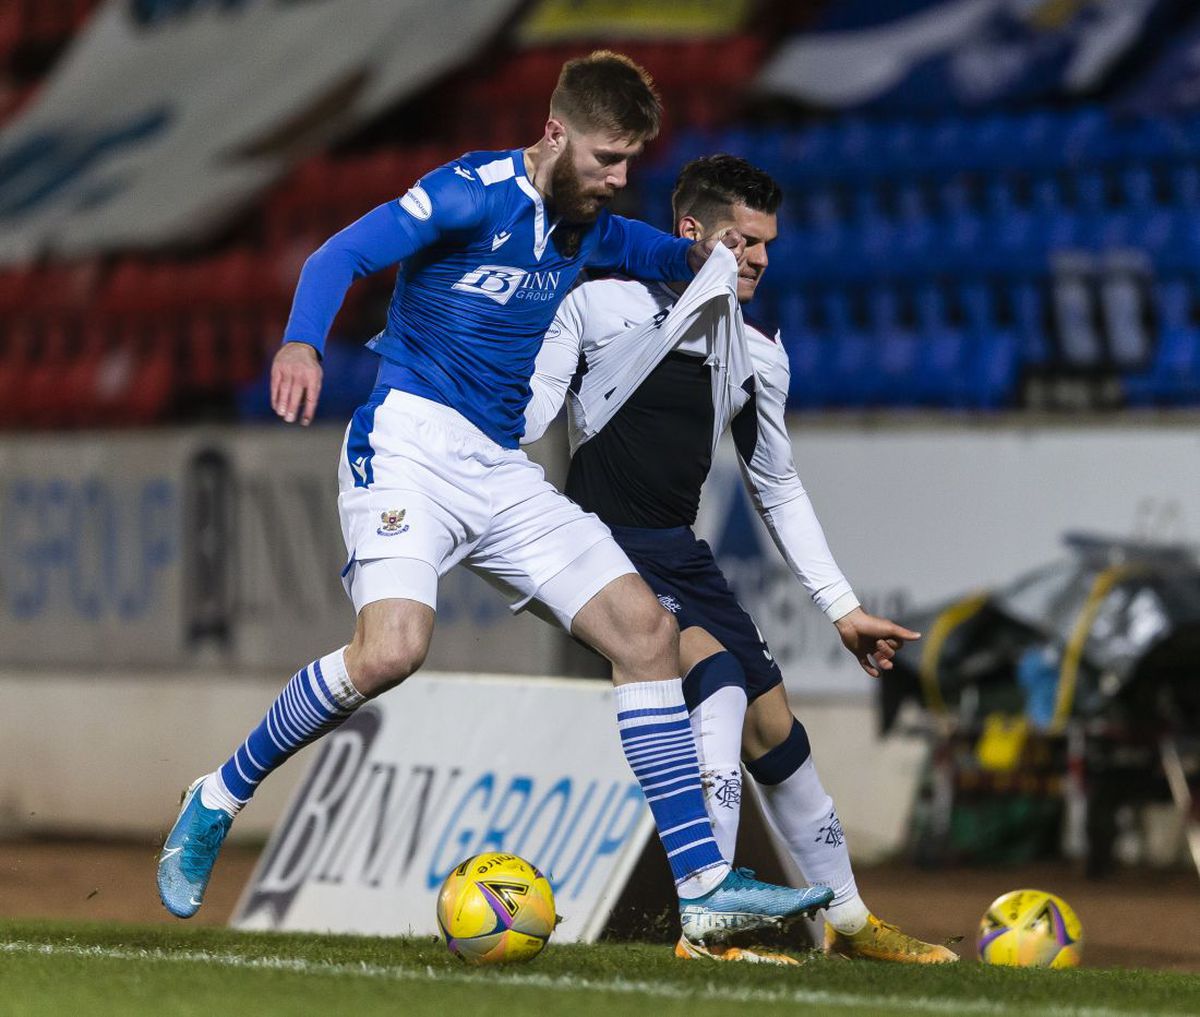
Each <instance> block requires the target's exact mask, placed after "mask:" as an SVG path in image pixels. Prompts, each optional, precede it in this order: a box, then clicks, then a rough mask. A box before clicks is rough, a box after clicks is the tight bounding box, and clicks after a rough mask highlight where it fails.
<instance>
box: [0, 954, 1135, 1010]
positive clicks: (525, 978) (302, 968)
mask: <svg viewBox="0 0 1200 1017" xmlns="http://www.w3.org/2000/svg"><path fill="white" fill-rule="evenodd" d="M0 954H26V955H31V956H41V957H78V958H84V959H96V960H113V961H153V962H160V963H162V962H165V963H176V964H205V965H210V966H211V965H216V966H218V967H225V968H238V969H244V970H249V971H290V972H294V973H295V974H300V975H316V976H324V977H329V976H335V977H344V976H352V977H356V978H378V979H382V980H386V981H397V982H432V983H443V984H451V985H485V984H488V983H489V982H490V983H491V984H492V985H513V986H518V987H525V988H534V989H557V990H564V991H566V990H572V989H586V990H588V991H590V992H612V993H618V994H621V995H632V996H642V995H644V996H652V997H657V998H660V999H718V1000H722V1001H725V1002H730V1003H799V1004H808V1005H819V1006H826V1007H841V1008H851V1007H861V1008H873V1009H875V1010H879V1009H880V1008H882V1009H884V1010H890V1011H897V1012H901V1013H905V1012H913V1011H916V1012H924V1013H929V1012H935V1013H945V1014H952V1015H967V1014H983V1015H988V1014H997V1015H999V1014H1008V1013H1013V1012H1015V1011H1018V1010H1023V1009H1026V1007H1025V1005H1024V1004H1022V1003H1020V1002H1015V1003H1013V1004H1012V1005H1011V1006H1006V1005H1003V1004H1000V1003H993V1002H989V1001H987V1000H979V999H945V998H941V999H927V998H923V997H920V996H912V997H908V996H866V995H857V994H854V993H847V992H829V991H827V990H824V989H799V988H786V989H751V988H739V987H735V986H729V985H720V984H717V983H714V982H705V983H704V984H703V985H695V986H685V985H670V984H667V983H663V982H639V981H632V980H629V979H625V978H609V979H594V978H579V977H576V976H574V975H540V974H531V973H521V972H510V971H504V972H501V971H492V972H490V973H489V974H486V975H485V974H482V973H478V974H475V973H471V972H467V971H463V972H455V971H438V970H435V969H434V968H432V967H424V968H416V967H403V966H399V965H397V966H392V967H385V966H381V965H377V964H367V963H365V962H362V963H359V964H337V963H332V962H329V961H307V960H303V959H301V958H297V957H243V956H240V955H239V954H232V953H209V952H208V951H204V950H171V951H167V950H146V949H127V948H123V947H109V946H76V945H72V944H66V943H32V942H28V941H25V940H13V941H10V942H6V943H0ZM1055 1014H1056V1017H1154V1015H1153V1014H1151V1013H1150V1012H1149V1011H1143V1010H1114V1009H1111V1008H1109V1007H1094V1006H1056V1007H1055Z"/></svg>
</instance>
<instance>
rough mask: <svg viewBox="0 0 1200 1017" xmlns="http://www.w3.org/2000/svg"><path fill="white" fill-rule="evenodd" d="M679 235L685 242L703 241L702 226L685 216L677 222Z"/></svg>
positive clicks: (694, 219) (697, 220)
mask: <svg viewBox="0 0 1200 1017" xmlns="http://www.w3.org/2000/svg"><path fill="white" fill-rule="evenodd" d="M679 235H680V236H681V237H683V238H684V239H685V240H703V239H704V224H703V223H702V222H701V221H700V220H699V219H696V218H694V217H693V216H690V215H685V216H683V217H681V218H680V220H679Z"/></svg>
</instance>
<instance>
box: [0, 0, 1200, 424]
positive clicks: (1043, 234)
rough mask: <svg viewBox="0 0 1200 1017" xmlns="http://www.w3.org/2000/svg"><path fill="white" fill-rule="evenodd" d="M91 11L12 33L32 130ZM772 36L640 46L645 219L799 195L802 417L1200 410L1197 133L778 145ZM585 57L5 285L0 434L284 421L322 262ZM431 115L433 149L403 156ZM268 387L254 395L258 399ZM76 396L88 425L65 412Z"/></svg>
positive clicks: (349, 335) (350, 312) (514, 67)
mask: <svg viewBox="0 0 1200 1017" xmlns="http://www.w3.org/2000/svg"><path fill="white" fill-rule="evenodd" d="M94 6H95V0H59V2H53V3H42V2H38V3H35V2H33V0H21V2H16V3H13V4H6V5H4V10H3V11H2V12H0V54H4V55H7V59H8V64H9V66H11V67H25V68H33V71H30V72H22V73H21V74H18V75H15V76H13V75H10V80H9V82H8V84H9V88H8V92H7V94H8V97H9V100H8V101H9V105H8V107H7V110H8V113H9V115H11V111H12V110H13V109H15V108H16V104H19V102H21V101H24V99H26V98H27V97H28V96H29V95H31V94H32V93H33V92H35V91H36V90H37V88H38V87H39V85H40V83H41V80H42V77H43V76H44V74H45V72H46V69H47V67H48V66H49V65H50V63H51V62H52V56H53V54H55V53H57V52H59V51H61V48H62V46H63V44H64V43H65V42H66V41H67V40H68V39H69V38H70V36H71V34H72V33H73V32H74V31H76V30H77V29H78V27H79V26H80V25H81V24H82V23H83V22H84V20H85V19H86V17H87V15H88V13H90V11H91V9H92V8H93V7H94ZM771 25H772V22H771V21H770V19H766V20H764V21H763V22H762V25H761V26H760V27H759V29H758V30H757V31H755V32H746V33H745V34H742V35H738V36H735V37H733V38H723V39H689V40H682V41H675V40H671V41H650V42H646V41H638V42H631V43H629V44H627V45H625V44H623V45H622V46H621V48H622V49H623V50H625V51H626V52H628V53H629V54H630V55H631V56H632V57H633V58H634V59H636V60H639V61H640V62H642V63H643V64H644V65H645V66H647V67H648V68H649V69H650V70H651V72H652V73H653V74H654V75H655V76H656V79H657V81H658V84H659V87H660V89H661V91H662V93H663V95H664V98H665V101H666V106H667V109H668V111H669V118H668V123H667V127H666V129H665V130H664V135H663V137H662V138H661V139H660V141H659V142H658V143H657V144H656V146H655V147H654V148H653V149H652V150H651V152H650V153H648V156H647V160H646V164H645V165H643V166H641V167H639V169H638V173H637V174H636V175H635V181H634V187H633V188H631V190H632V191H633V192H634V193H633V195H632V197H633V199H634V202H633V205H632V208H629V209H627V210H630V211H633V212H634V213H636V214H640V215H642V216H644V217H645V218H647V219H649V220H651V221H654V222H666V221H667V218H668V215H669V196H670V187H671V182H672V180H673V178H674V175H675V172H676V171H677V169H678V167H679V166H680V165H681V164H682V163H683V162H685V161H686V160H687V159H689V158H693V157H695V156H697V155H700V154H704V153H710V152H715V151H728V152H734V153H738V154H742V155H745V156H747V157H748V158H750V159H752V160H753V161H755V162H757V163H759V164H760V165H763V166H764V167H765V168H767V169H768V170H769V171H771V172H772V173H773V174H774V175H775V176H776V177H777V178H778V179H779V180H780V182H781V183H782V184H783V185H784V187H785V191H786V193H787V198H786V200H785V203H784V206H783V208H782V210H781V217H780V224H781V236H780V238H779V240H778V241H777V243H776V244H775V246H774V248H773V250H772V267H771V271H770V272H769V273H768V275H767V277H766V281H765V283H764V285H763V287H762V289H761V290H760V296H759V298H758V300H757V301H756V303H757V304H758V306H757V307H756V308H755V309H754V310H755V312H756V313H758V314H759V315H760V316H762V317H764V318H766V319H768V320H775V321H777V322H778V323H779V324H780V325H781V326H782V330H783V338H784V341H785V343H786V344H787V347H788V350H789V353H790V355H791V356H792V359H793V383H792V392H791V400H792V405H793V406H795V407H797V408H802V409H830V408H846V409H865V408H868V407H884V408H905V407H910V408H941V409H950V410H967V409H973V410H994V409H1003V408H1012V407H1017V406H1020V405H1022V404H1024V403H1026V402H1028V401H1029V391H1030V387H1029V383H1030V379H1046V378H1049V379H1054V378H1060V377H1066V378H1078V379H1083V380H1085V381H1088V382H1091V381H1096V380H1116V381H1117V382H1118V383H1119V384H1118V387H1117V389H1116V391H1117V393H1118V395H1119V397H1120V399H1122V400H1123V401H1124V402H1126V403H1127V404H1128V405H1131V406H1142V407H1144V406H1176V405H1194V404H1196V403H1197V402H1200V394H1198V393H1200V386H1197V385H1196V380H1197V374H1198V371H1200V367H1198V365H1200V300H1198V297H1197V293H1196V288H1195V285H1194V281H1193V266H1194V264H1195V263H1196V259H1197V255H1198V254H1200V231H1198V230H1197V226H1196V211H1197V208H1198V207H1200V115H1197V114H1193V113H1187V112H1185V113H1182V114H1176V115H1166V114H1163V115H1156V116H1146V115H1142V116H1122V115H1118V114H1117V113H1114V112H1113V111H1112V110H1111V109H1110V108H1108V107H1104V106H1100V105H1076V106H1070V107H1065V108H1053V109H1051V108H1041V109H1038V108H1034V109H1026V110H1024V111H1014V110H985V111H981V112H977V113H965V112H954V113H943V114H937V115H927V116H923V117H912V116H909V117H896V116H891V117H886V116H879V117H867V116H862V115H843V116H839V117H822V118H814V117H813V116H812V115H811V114H809V115H805V116H803V117H799V118H798V117H797V116H796V115H795V114H792V115H789V116H788V117H786V118H784V120H783V121H782V122H777V121H772V122H766V123H755V122H754V121H753V119H752V115H753V114H754V106H753V103H752V99H753V97H752V96H751V95H750V94H749V93H748V91H747V89H748V86H749V83H750V82H752V81H753V80H754V77H755V74H756V72H757V70H758V69H759V68H760V67H761V66H762V64H763V62H764V59H765V57H766V55H767V54H768V53H769V52H770V50H771V49H772V47H773V46H774V44H775V42H776V41H777V38H776V37H775V36H773V35H772V32H771ZM589 48H591V47H590V46H589V45H587V44H584V43H570V44H553V45H543V46H535V47H531V48H527V49H513V50H512V51H511V52H505V53H504V59H497V60H494V61H491V60H489V61H487V62H480V64H479V65H478V66H476V67H474V68H468V69H464V70H462V71H460V72H458V73H457V74H456V75H453V76H452V77H450V78H449V79H448V80H446V81H441V82H438V83H437V85H436V87H434V88H431V89H430V90H428V91H427V92H426V93H425V94H423V95H422V96H420V97H419V98H418V99H417V100H415V101H414V102H412V103H410V104H406V106H405V109H404V110H401V111H399V112H398V113H393V114H391V115H390V119H385V120H381V121H380V122H379V123H376V124H375V125H373V126H372V127H371V128H368V129H366V130H364V131H362V132H360V135H359V136H358V137H357V138H355V139H350V140H349V141H348V142H347V143H345V144H343V145H341V146H340V147H339V148H337V149H334V150H331V151H324V152H321V153H318V154H316V155H314V156H312V157H310V158H308V159H307V160H305V161H304V162H302V163H301V164H300V165H299V166H297V168H296V169H295V170H294V171H292V172H291V173H290V174H289V175H288V176H287V177H286V178H285V179H284V180H283V181H282V182H281V183H279V184H278V185H277V186H275V187H274V188H272V189H271V190H270V191H269V192H268V193H266V194H265V195H264V196H263V198H262V200H261V201H260V203H259V204H258V206H257V208H255V209H252V210H250V213H249V214H248V215H246V216H244V217H243V218H242V221H241V224H240V225H238V226H236V227H234V228H233V229H232V230H231V232H230V233H229V234H228V235H227V236H226V237H225V239H224V240H223V241H222V242H220V243H219V244H217V245H216V246H215V247H210V248H207V249H203V250H200V251H190V252H174V253H172V254H171V255H170V256H168V257H166V258H164V257H162V256H150V255H144V254H127V255H120V256H116V257H111V258H105V259H99V260H97V261H95V262H92V263H87V264H79V265H70V266H61V265H42V266H31V267H26V268H21V269H15V270H13V269H10V270H4V271H0V392H2V393H8V392H16V394H15V395H13V396H12V397H11V398H5V399H4V405H3V407H0V425H2V426H4V427H18V426H39V427H46V426H58V427H61V426H85V425H87V424H89V423H99V422H104V423H108V424H123V423H124V424H135V423H144V422H148V421H155V420H162V419H180V418H185V419H186V418H193V417H196V416H201V417H203V416H214V415H216V416H220V415H222V414H228V413H231V412H232V411H233V410H232V408H233V407H234V406H235V405H237V406H240V407H241V408H242V412H244V413H251V414H253V413H255V412H265V411H266V406H265V402H264V400H263V399H262V398H261V389H262V384H263V381H262V374H263V370H264V366H265V364H266V362H267V359H268V357H269V354H270V351H271V350H272V349H273V348H274V345H275V343H276V341H277V336H278V334H279V330H280V325H281V323H282V321H283V320H284V319H285V317H286V314H287V307H288V302H289V299H290V292H291V288H292V285H293V283H294V280H295V277H296V275H297V273H298V271H299V268H300V265H301V264H302V262H303V259H304V257H305V256H306V255H307V253H308V252H309V251H310V250H311V249H312V248H313V247H314V246H315V245H316V244H318V243H319V242H321V240H322V239H324V237H326V236H328V235H329V234H330V233H332V232H334V231H335V230H337V229H338V228H340V227H341V226H343V225H345V224H346V223H348V222H349V221H351V220H353V219H354V218H356V217H357V216H358V215H361V214H362V213H363V212H365V211H367V210H368V209H370V208H371V207H373V206H374V205H376V204H378V203H379V202H382V201H385V200H388V199H389V198H391V197H394V196H395V195H396V194H397V193H399V192H400V191H401V190H403V189H404V187H406V186H407V185H408V183H410V182H411V181H412V180H413V179H415V178H416V177H418V176H419V175H420V174H421V173H423V172H425V171H426V170H428V169H430V168H432V167H433V166H436V165H438V164H439V163H441V162H444V161H445V160H447V159H448V158H451V157H453V156H454V155H456V154H457V153H458V152H460V151H462V150H464V149H466V148H486V147H504V146H507V145H511V144H513V143H514V140H517V139H522V138H527V137H531V136H532V134H533V133H535V132H536V131H537V129H538V127H539V125H540V123H541V119H542V117H543V116H544V104H545V97H546V95H547V94H548V93H549V91H550V89H551V88H552V86H553V83H554V80H555V78H556V76H557V74H558V71H559V68H560V67H561V65H562V62H563V60H564V59H567V58H569V57H571V56H574V55H576V54H578V53H581V52H585V51H587V50H588V49H589ZM0 91H3V89H0ZM14 96H19V98H17V99H14V98H13V97H14ZM5 110H6V107H5V105H4V103H3V101H0V115H3V114H4V112H5ZM412 110H420V111H422V112H421V113H420V115H419V116H416V115H415V114H414V117H415V119H416V120H417V121H418V122H419V123H420V125H421V127H422V131H421V135H420V137H419V138H413V137H412V132H411V131H410V132H409V133H408V135H407V136H405V135H404V133H403V131H402V132H401V140H399V141H396V140H393V139H392V138H390V137H389V131H390V130H391V129H392V128H393V127H394V126H395V125H396V124H397V123H398V122H399V121H398V120H397V117H399V118H401V119H403V118H404V117H408V116H409V115H410V113H409V111H412ZM497 111H500V112H499V113H497ZM389 286H390V281H389V280H384V279H380V280H375V281H373V282H372V283H369V284H367V285H365V286H361V287H358V288H356V291H354V292H352V294H351V298H350V300H349V301H348V304H347V307H346V309H345V310H344V312H343V315H342V316H341V318H340V319H339V322H338V325H337V326H336V327H335V333H336V336H335V345H336V342H337V337H340V338H341V340H342V341H344V342H346V343H348V344H349V345H350V346H352V347H354V349H355V350H356V351H357V346H358V344H360V343H361V342H362V341H363V340H364V339H365V338H366V337H367V336H368V335H369V334H370V325H369V324H368V323H367V319H368V317H369V316H368V315H364V314H362V313H361V310H362V308H364V307H370V306H372V301H373V300H375V299H376V298H377V297H378V296H379V294H380V293H382V292H384V291H385V290H386V289H387V288H388V287H389ZM360 320H361V321H362V322H363V327H361V328H360V327H359V321H360ZM367 358H368V355H366V354H359V353H357V352H354V353H348V354H347V355H346V356H345V357H342V356H340V355H339V356H338V357H336V358H335V359H334V362H333V363H331V365H330V367H331V370H332V369H333V368H334V366H335V365H336V364H340V365H341V366H340V367H338V368H337V370H338V371H342V370H343V368H344V374H343V375H337V376H334V377H331V379H330V384H331V386H332V388H333V389H337V388H338V387H339V385H341V384H342V382H343V381H345V383H346V384H347V385H349V386H350V387H351V389H354V387H355V386H359V385H361V384H362V381H361V379H362V378H363V377H366V375H367V374H368V373H369V371H368V370H367V368H366V367H365V366H364V365H365V364H366V363H368V359H367ZM31 365H37V368H38V370H39V371H41V372H42V373H43V374H45V375H46V376H47V377H48V376H49V375H50V374H51V373H53V372H65V374H66V375H69V377H70V379H71V380H70V382H69V384H67V385H65V386H64V387H63V392H62V393H60V395H59V396H53V397H52V396H49V395H46V394H45V393H44V392H43V390H42V389H40V388H38V386H37V385H30V386H28V387H27V388H24V390H23V391H18V390H19V389H21V388H22V386H21V385H20V384H19V382H18V381H17V380H16V379H18V378H19V377H21V376H22V375H23V373H24V372H26V371H28V370H30V368H31ZM256 379H257V386H258V394H257V395H255V394H254V393H247V392H244V391H242V390H243V389H245V388H246V386H248V385H251V384H252V383H255V382H256ZM51 387H52V386H51ZM355 390H356V389H355ZM67 392H69V393H70V394H71V395H70V399H71V400H72V403H71V406H70V407H67V406H63V405H56V404H61V403H64V402H66V401H67V399H68V396H67V395H66V393H67ZM134 392H136V394H137V395H136V398H133V399H131V400H126V399H125V394H128V393H134ZM239 392H241V395H239ZM35 393H36V395H35ZM1110 401H1111V399H1110ZM255 407H257V408H258V410H257V411H256V410H255Z"/></svg>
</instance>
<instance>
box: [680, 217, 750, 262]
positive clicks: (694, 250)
mask: <svg viewBox="0 0 1200 1017" xmlns="http://www.w3.org/2000/svg"><path fill="white" fill-rule="evenodd" d="M717 244H724V245H725V246H726V247H728V248H729V249H730V250H731V251H733V256H734V257H735V258H736V259H737V263H738V268H741V267H742V265H744V264H745V262H746V238H745V237H744V236H742V234H741V233H739V232H738V231H737V230H735V229H734V228H733V227H732V226H730V227H729V228H728V229H723V230H720V231H719V232H717V233H714V234H713V235H712V236H709V237H705V238H704V239H703V240H697V241H696V242H695V243H694V244H692V246H691V248H690V249H689V250H688V253H687V262H688V268H690V269H691V270H692V271H693V272H699V271H700V269H701V268H702V267H703V266H704V263H705V262H706V261H708V256H709V255H710V254H712V252H713V251H714V250H716V247H717Z"/></svg>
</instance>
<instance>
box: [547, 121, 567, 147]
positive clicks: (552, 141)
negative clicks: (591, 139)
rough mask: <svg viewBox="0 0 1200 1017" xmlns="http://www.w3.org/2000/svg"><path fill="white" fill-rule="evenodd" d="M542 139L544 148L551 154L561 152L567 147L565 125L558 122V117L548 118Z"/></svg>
mask: <svg viewBox="0 0 1200 1017" xmlns="http://www.w3.org/2000/svg"><path fill="white" fill-rule="evenodd" d="M544 138H545V141H546V146H547V147H548V148H549V149H550V151H551V152H555V153H558V152H561V151H562V150H563V149H564V148H566V147H567V125H566V124H564V123H563V122H562V121H561V120H559V119H558V117H550V119H549V120H547V121H546V131H545V135H544Z"/></svg>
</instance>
